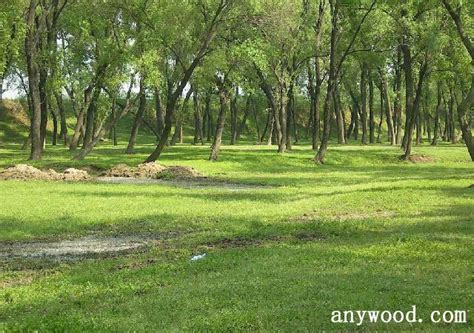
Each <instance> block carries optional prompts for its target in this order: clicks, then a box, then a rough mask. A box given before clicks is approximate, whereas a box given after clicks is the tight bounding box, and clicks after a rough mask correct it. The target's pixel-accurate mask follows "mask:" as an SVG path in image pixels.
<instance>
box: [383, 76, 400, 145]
mask: <svg viewBox="0 0 474 333" xmlns="http://www.w3.org/2000/svg"><path fill="white" fill-rule="evenodd" d="M379 73H380V81H381V88H382V96H383V100H384V106H385V112H386V117H385V118H386V121H387V130H388V139H389V141H390V144H391V145H395V142H396V135H395V129H394V127H393V123H392V119H393V118H392V103H391V102H390V95H389V94H388V83H387V77H386V75H385V72H384V70H383V69H379Z"/></svg>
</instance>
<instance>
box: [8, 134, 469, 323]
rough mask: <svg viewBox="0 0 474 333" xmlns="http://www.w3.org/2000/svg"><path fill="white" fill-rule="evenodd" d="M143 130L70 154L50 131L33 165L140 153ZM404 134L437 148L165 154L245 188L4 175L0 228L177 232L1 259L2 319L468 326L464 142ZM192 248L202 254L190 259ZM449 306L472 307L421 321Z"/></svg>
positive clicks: (21, 233)
mask: <svg viewBox="0 0 474 333" xmlns="http://www.w3.org/2000/svg"><path fill="white" fill-rule="evenodd" d="M188 141H189V140H188ZM144 142H145V138H141V139H140V140H139V146H138V147H137V154H135V155H131V156H127V155H124V154H123V150H124V148H125V147H124V145H121V146H119V147H116V148H114V147H111V146H109V145H108V144H105V145H103V146H101V147H99V148H98V149H96V150H95V151H94V152H93V153H92V154H91V156H90V157H88V158H87V159H86V160H85V161H80V162H78V161H71V160H70V157H71V155H70V153H69V152H67V150H66V149H64V148H61V147H56V148H51V147H50V148H48V151H47V154H46V155H45V158H44V159H43V160H42V161H40V162H35V163H34V165H36V166H38V167H54V168H56V169H64V168H67V167H69V166H71V165H73V166H77V167H80V166H87V165H93V166H96V167H99V168H108V167H110V166H111V165H114V164H117V163H127V164H130V165H135V164H137V163H140V162H141V161H143V160H144V158H145V157H146V156H147V154H148V153H150V151H151V150H152V149H153V146H152V145H149V144H148V145H147V144H144ZM148 142H150V140H149V139H148ZM415 150H416V152H417V153H421V154H425V155H429V156H432V157H434V158H435V162H433V163H426V164H413V163H408V162H400V161H398V156H399V155H400V151H399V149H398V148H393V147H388V146H366V147H363V146H359V145H351V146H345V147H343V146H335V147H332V148H331V149H330V151H329V154H328V163H327V164H326V165H324V166H316V165H314V164H313V163H312V162H311V158H312V155H313V154H312V152H311V151H310V149H309V146H297V147H295V149H294V151H293V152H291V153H287V154H284V155H278V154H276V153H275V152H274V148H271V147H266V146H249V145H240V146H235V147H229V146H225V147H224V149H223V151H222V154H221V158H220V161H218V162H215V163H212V162H209V161H207V156H208V153H209V147H208V146H204V147H201V146H190V145H182V146H177V147H173V148H169V149H167V150H166V151H165V153H164V155H163V158H162V160H161V162H162V163H163V164H166V165H173V164H179V165H189V166H193V167H195V168H196V169H197V170H199V171H200V172H201V173H203V174H205V175H208V176H210V177H213V178H218V179H225V180H228V181H230V182H236V183H248V184H262V185H271V186H267V187H263V188H259V189H251V190H245V191H229V190H226V189H220V188H205V189H184V188H179V187H173V186H162V185H118V184H113V185H112V184H94V183H74V184H72V183H55V182H16V181H4V182H1V183H0V192H1V193H2V198H1V200H0V230H1V231H0V241H2V242H9V241H20V240H21V241H30V240H38V239H47V240H49V239H51V240H52V239H63V238H74V237H79V236H82V235H87V234H90V233H92V232H94V233H98V234H107V235H109V234H113V235H115V234H144V235H148V234H150V233H158V234H159V233H169V232H173V233H174V234H175V237H174V238H172V239H169V240H166V241H163V242H162V244H161V245H160V246H156V247H153V248H150V249H149V250H148V251H147V252H144V253H134V254H129V255H122V256H115V257H107V258H103V259H95V260H93V259H87V260H83V261H80V262H62V263H55V262H47V261H35V262H24V261H16V262H8V263H3V265H2V267H3V270H2V272H1V273H0V285H2V286H4V287H3V289H2V290H1V291H0V322H1V324H0V330H47V331H51V330H57V331H63V330H67V331H84V330H87V331H89V330H93V331H104V330H106V331H107V330H110V331H117V330H119V331H130V330H138V331H155V330H158V331H167V332H169V331H183V330H185V331H242V330H248V331H288V332H295V331H318V330H356V329H361V330H371V331H372V330H391V331H400V330H429V331H434V330H438V331H447V330H456V331H472V329H473V326H474V325H473V317H472V311H473V310H474V304H473V290H474V278H473V269H472V266H473V259H474V251H473V250H474V246H473V244H474V234H473V230H474V228H473V222H474V189H468V186H469V185H471V184H474V167H473V165H472V162H469V159H468V156H467V152H466V151H465V148H464V147H462V146H451V145H441V146H439V147H436V148H433V147H428V146H422V147H416V148H415ZM0 155H1V156H2V159H1V160H0V167H5V166H8V165H11V164H15V163H24V162H25V159H26V158H27V152H24V151H21V150H19V148H18V146H17V145H5V146H4V147H3V148H0ZM222 240H227V241H226V242H225V246H223V245H219V244H220V243H219V242H220V241H222ZM229 240H230V241H229ZM232 240H233V241H232ZM212 244H214V246H211V245H212ZM216 244H217V245H216ZM222 244H224V243H222ZM202 252H206V253H208V255H207V257H206V258H205V259H203V260H201V261H197V262H190V260H189V259H190V257H191V256H192V255H193V254H196V253H202ZM411 305H417V308H418V316H419V317H421V318H423V319H424V322H423V323H422V324H414V325H409V324H388V325H387V324H382V323H379V324H364V325H363V326H361V327H360V328H358V327H356V326H355V324H331V322H330V316H331V312H332V311H333V310H351V309H355V310H358V309H360V310H363V309H369V310H370V309H375V310H377V309H379V310H404V311H408V310H410V309H411ZM457 309H463V310H470V311H471V313H470V314H469V315H468V319H469V322H468V324H463V325H443V324H437V325H435V324H431V323H430V320H429V316H430V313H431V311H433V310H457Z"/></svg>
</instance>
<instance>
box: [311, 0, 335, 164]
mask: <svg viewBox="0 0 474 333" xmlns="http://www.w3.org/2000/svg"><path fill="white" fill-rule="evenodd" d="M329 3H330V7H331V8H330V9H331V15H332V19H331V42H330V43H331V48H330V55H329V77H328V85H327V91H326V98H325V100H324V107H323V114H324V116H323V135H322V138H321V144H320V146H319V149H318V152H317V153H316V156H315V162H316V163H319V164H322V163H324V158H325V156H326V152H327V149H328V145H329V136H330V135H331V114H332V113H331V110H330V104H331V103H330V100H331V98H332V97H333V96H334V87H335V84H336V74H337V73H336V47H337V45H336V43H337V30H338V26H337V20H338V15H339V3H338V1H337V0H330V1H329Z"/></svg>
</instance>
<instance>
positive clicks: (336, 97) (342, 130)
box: [332, 87, 346, 144]
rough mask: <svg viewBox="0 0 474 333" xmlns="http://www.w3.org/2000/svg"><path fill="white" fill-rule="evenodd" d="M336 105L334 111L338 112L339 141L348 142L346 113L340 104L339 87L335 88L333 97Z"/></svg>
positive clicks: (341, 142) (340, 142) (339, 142)
mask: <svg viewBox="0 0 474 333" xmlns="http://www.w3.org/2000/svg"><path fill="white" fill-rule="evenodd" d="M332 103H333V106H334V112H335V114H336V127H337V143H338V144H345V143H346V133H345V132H346V124H345V121H344V115H343V111H342V108H341V104H340V98H339V92H338V89H337V87H335V88H334V95H333V98H332Z"/></svg>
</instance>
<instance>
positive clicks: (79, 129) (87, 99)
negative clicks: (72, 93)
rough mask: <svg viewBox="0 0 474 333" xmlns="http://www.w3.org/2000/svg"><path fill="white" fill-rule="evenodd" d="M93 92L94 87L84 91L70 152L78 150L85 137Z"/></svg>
mask: <svg viewBox="0 0 474 333" xmlns="http://www.w3.org/2000/svg"><path fill="white" fill-rule="evenodd" d="M92 90H93V88H92V86H89V87H88V88H87V89H86V90H85V91H84V102H83V104H82V106H81V109H80V110H79V113H78V115H77V120H76V126H75V127H74V134H73V136H72V139H71V144H70V145H69V150H70V151H74V150H76V149H77V147H78V146H79V142H80V139H81V136H82V135H83V127H84V120H85V110H86V109H88V108H89V103H90V99H91V94H92Z"/></svg>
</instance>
